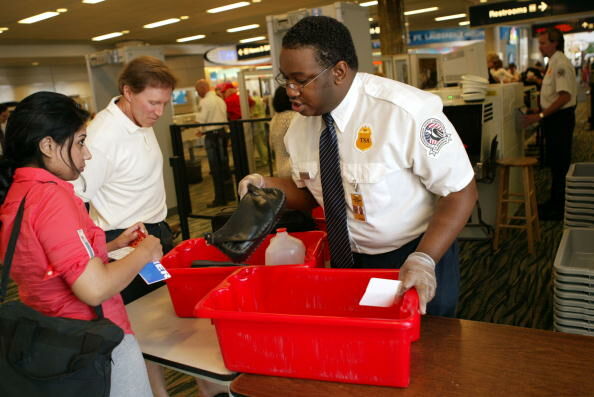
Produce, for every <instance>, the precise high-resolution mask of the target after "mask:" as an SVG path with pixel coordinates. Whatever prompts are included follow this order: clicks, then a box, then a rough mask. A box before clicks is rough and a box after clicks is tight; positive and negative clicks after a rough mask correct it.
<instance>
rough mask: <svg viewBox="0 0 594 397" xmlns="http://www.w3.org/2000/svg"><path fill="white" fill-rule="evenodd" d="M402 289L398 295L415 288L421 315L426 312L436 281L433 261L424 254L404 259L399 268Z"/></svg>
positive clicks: (412, 255)
mask: <svg viewBox="0 0 594 397" xmlns="http://www.w3.org/2000/svg"><path fill="white" fill-rule="evenodd" d="M399 278H400V281H402V284H401V285H402V287H401V290H400V294H403V293H404V292H405V291H407V290H408V289H410V288H412V287H415V288H416V289H417V293H418V294H419V307H420V309H421V314H425V312H426V311H427V303H429V302H430V301H431V299H433V297H434V296H435V288H436V287H437V280H436V279H435V261H434V260H433V258H431V257H430V256H429V255H427V254H426V253H424V252H413V253H412V254H410V255H409V256H408V258H406V261H405V262H404V265H402V267H401V268H400V277H399Z"/></svg>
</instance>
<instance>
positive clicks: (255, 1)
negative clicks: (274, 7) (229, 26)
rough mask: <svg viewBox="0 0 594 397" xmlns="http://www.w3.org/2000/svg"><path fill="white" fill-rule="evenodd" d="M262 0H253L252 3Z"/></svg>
mask: <svg viewBox="0 0 594 397" xmlns="http://www.w3.org/2000/svg"><path fill="white" fill-rule="evenodd" d="M260 2H262V0H252V3H260Z"/></svg>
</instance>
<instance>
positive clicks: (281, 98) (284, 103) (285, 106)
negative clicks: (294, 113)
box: [272, 86, 291, 113]
mask: <svg viewBox="0 0 594 397" xmlns="http://www.w3.org/2000/svg"><path fill="white" fill-rule="evenodd" d="M272 107H273V108H274V111H275V112H276V113H280V112H284V111H286V110H291V101H290V100H289V96H288V95H287V89H286V88H285V87H283V86H278V87H276V91H274V98H272Z"/></svg>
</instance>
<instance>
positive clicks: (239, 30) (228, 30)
mask: <svg viewBox="0 0 594 397" xmlns="http://www.w3.org/2000/svg"><path fill="white" fill-rule="evenodd" d="M259 27H260V25H258V24H257V23H254V24H252V25H244V26H238V27H236V28H231V29H227V32H229V33H235V32H241V31H242V30H250V29H256V28H259Z"/></svg>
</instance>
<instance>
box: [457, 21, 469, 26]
mask: <svg viewBox="0 0 594 397" xmlns="http://www.w3.org/2000/svg"><path fill="white" fill-rule="evenodd" d="M458 25H460V26H466V25H470V21H462V22H458Z"/></svg>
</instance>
